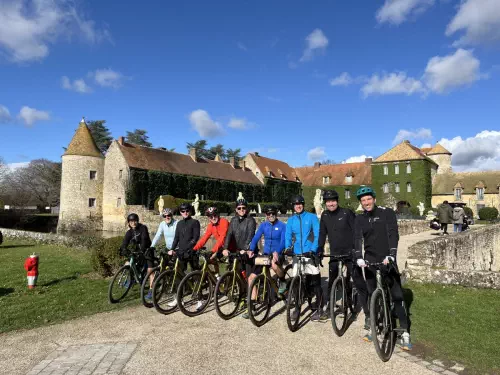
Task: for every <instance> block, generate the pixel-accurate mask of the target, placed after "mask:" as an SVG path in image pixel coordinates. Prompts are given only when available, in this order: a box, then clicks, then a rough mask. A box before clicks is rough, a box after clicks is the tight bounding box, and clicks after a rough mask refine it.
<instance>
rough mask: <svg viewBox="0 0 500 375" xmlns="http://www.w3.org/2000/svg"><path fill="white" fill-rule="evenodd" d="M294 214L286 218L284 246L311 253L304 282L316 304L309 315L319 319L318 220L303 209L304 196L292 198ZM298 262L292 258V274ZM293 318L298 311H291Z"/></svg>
mask: <svg viewBox="0 0 500 375" xmlns="http://www.w3.org/2000/svg"><path fill="white" fill-rule="evenodd" d="M292 204H293V210H294V215H293V216H291V217H290V218H289V219H288V222H287V223H286V232H285V247H286V248H287V249H288V248H290V247H291V246H292V239H293V237H295V242H294V243H293V251H294V253H295V254H297V255H302V254H305V253H311V255H312V256H311V258H306V259H305V261H306V264H305V266H304V268H303V272H304V273H305V275H306V284H307V288H308V293H309V295H310V296H316V305H315V306H311V309H312V310H314V313H313V314H312V316H311V320H312V321H319V320H320V317H321V313H322V307H323V298H322V294H323V292H322V290H321V275H320V269H319V265H317V263H316V260H315V258H316V256H317V252H318V237H319V221H318V218H317V216H316V215H314V214H312V213H310V212H306V211H304V205H305V201H304V197H302V196H301V195H297V196H295V197H294V198H293V200H292ZM298 268H299V262H298V259H297V258H295V257H294V258H293V275H294V276H295V275H297V273H298ZM293 314H294V316H293V319H294V320H295V319H297V318H298V314H299V311H298V310H295V311H294V312H293Z"/></svg>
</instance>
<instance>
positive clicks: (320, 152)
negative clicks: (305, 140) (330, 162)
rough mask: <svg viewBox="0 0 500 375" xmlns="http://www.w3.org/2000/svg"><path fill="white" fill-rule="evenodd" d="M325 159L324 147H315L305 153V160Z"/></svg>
mask: <svg viewBox="0 0 500 375" xmlns="http://www.w3.org/2000/svg"><path fill="white" fill-rule="evenodd" d="M325 157H326V152H325V148H324V147H315V148H313V149H311V150H309V151H308V152H307V158H308V159H309V160H314V161H316V160H320V159H324V158H325Z"/></svg>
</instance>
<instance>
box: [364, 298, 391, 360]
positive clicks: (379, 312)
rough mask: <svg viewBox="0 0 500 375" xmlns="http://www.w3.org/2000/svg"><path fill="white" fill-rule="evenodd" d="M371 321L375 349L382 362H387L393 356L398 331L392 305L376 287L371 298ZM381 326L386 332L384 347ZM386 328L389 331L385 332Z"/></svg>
mask: <svg viewBox="0 0 500 375" xmlns="http://www.w3.org/2000/svg"><path fill="white" fill-rule="evenodd" d="M384 306H386V308H384ZM380 318H382V322H380ZM370 323H371V331H372V341H373V345H374V346H375V351H376V352H377V355H378V356H379V358H380V359H381V360H382V362H387V361H388V360H389V359H390V358H391V356H392V353H393V351H394V347H395V345H396V332H395V331H394V326H393V324H394V321H393V319H392V318H391V312H390V307H389V306H387V305H386V300H385V296H384V293H383V291H382V290H381V289H376V290H375V291H374V292H373V294H372V297H371V299H370ZM381 323H382V325H381ZM379 328H382V333H384V337H383V343H384V344H385V345H384V346H383V347H382V346H381V345H380V343H379V339H378V332H379ZM385 330H388V332H384V331H385Z"/></svg>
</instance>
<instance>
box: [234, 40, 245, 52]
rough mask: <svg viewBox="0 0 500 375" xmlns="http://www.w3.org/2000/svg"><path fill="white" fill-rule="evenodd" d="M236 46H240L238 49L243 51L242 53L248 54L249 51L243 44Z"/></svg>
mask: <svg viewBox="0 0 500 375" xmlns="http://www.w3.org/2000/svg"><path fill="white" fill-rule="evenodd" d="M236 45H237V46H238V48H239V49H241V50H242V51H245V52H247V51H248V48H247V46H245V45H244V44H243V43H241V42H238V43H237V44H236Z"/></svg>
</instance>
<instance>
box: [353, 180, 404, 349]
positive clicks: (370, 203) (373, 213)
mask: <svg viewBox="0 0 500 375" xmlns="http://www.w3.org/2000/svg"><path fill="white" fill-rule="evenodd" d="M356 196H357V197H358V199H359V201H360V202H361V205H362V206H363V210H364V212H363V214H361V215H358V216H357V217H356V221H355V224H354V246H355V255H356V259H357V261H356V263H357V265H358V266H359V267H363V268H364V269H365V278H366V285H367V288H368V294H369V295H368V296H367V297H364V296H361V297H362V298H363V303H365V311H366V310H367V303H368V297H369V296H371V294H372V293H373V291H374V290H375V289H376V287H377V281H376V278H375V271H374V270H373V269H370V268H369V265H368V266H367V264H366V262H365V259H366V260H367V261H368V262H373V263H380V262H383V263H384V264H385V265H386V266H387V269H386V270H383V271H384V272H386V275H387V280H388V283H389V286H390V290H391V295H392V299H393V302H394V310H395V313H396V315H397V317H398V319H399V326H400V328H401V329H403V330H404V332H403V334H402V339H403V340H402V341H403V342H402V349H404V350H411V348H412V345H411V342H410V334H409V332H408V329H409V319H408V314H407V312H406V309H405V306H404V296H403V289H402V287H401V278H400V275H399V272H398V270H397V265H396V256H397V251H398V241H399V232H398V222H397V219H396V214H395V212H394V211H393V210H392V209H390V208H386V207H379V206H377V205H376V204H375V203H376V199H375V192H374V191H373V189H372V188H371V187H369V186H362V187H360V188H359V189H358V191H357V193H356ZM363 243H364V251H365V254H364V259H363V253H362V251H363ZM371 334H372V333H371V332H368V334H367V335H366V336H365V337H364V340H365V341H371V339H372V338H371Z"/></svg>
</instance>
